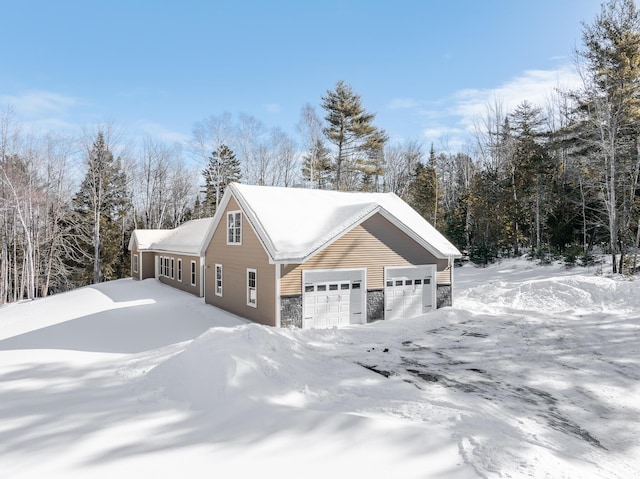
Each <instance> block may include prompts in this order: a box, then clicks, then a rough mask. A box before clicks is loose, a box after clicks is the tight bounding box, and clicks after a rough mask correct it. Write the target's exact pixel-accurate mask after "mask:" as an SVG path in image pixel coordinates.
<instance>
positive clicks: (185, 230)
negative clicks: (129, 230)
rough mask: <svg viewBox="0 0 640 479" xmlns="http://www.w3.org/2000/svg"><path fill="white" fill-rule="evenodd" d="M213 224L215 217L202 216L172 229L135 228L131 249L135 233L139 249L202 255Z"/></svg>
mask: <svg viewBox="0 0 640 479" xmlns="http://www.w3.org/2000/svg"><path fill="white" fill-rule="evenodd" d="M212 224H213V218H202V219H199V220H191V221H187V222H186V223H183V224H181V225H180V226H178V227H177V228H174V229H172V230H135V231H134V232H133V234H132V235H131V241H130V242H129V249H131V246H132V241H133V238H134V235H135V238H136V241H137V243H138V249H145V250H153V251H167V252H171V253H184V254H189V255H201V252H202V251H203V249H204V241H205V238H206V236H207V232H208V231H209V229H210V227H211V225H212Z"/></svg>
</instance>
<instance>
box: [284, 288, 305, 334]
mask: <svg viewBox="0 0 640 479" xmlns="http://www.w3.org/2000/svg"><path fill="white" fill-rule="evenodd" d="M280 326H281V327H283V328H302V295H301V294H297V295H294V296H281V297H280Z"/></svg>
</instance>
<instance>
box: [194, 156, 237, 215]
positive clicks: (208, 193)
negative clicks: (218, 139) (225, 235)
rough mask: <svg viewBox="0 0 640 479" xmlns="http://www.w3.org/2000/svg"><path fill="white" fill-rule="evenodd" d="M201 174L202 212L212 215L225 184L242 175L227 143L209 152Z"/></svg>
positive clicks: (225, 186)
mask: <svg viewBox="0 0 640 479" xmlns="http://www.w3.org/2000/svg"><path fill="white" fill-rule="evenodd" d="M202 175H203V176H204V181H205V190H204V194H205V197H204V201H203V204H202V208H203V212H204V215H205V216H213V215H214V214H215V213H216V209H217V208H218V204H220V200H221V199H222V195H224V192H225V189H226V188H227V186H228V185H229V184H230V183H233V182H238V181H240V178H241V177H242V172H241V170H240V161H239V160H238V159H237V158H236V155H235V153H234V152H233V151H232V150H231V149H230V148H229V147H228V146H227V145H224V144H221V145H220V146H219V147H218V149H217V150H215V151H214V152H212V153H211V156H210V157H209V164H208V165H207V167H206V168H205V169H204V170H203V172H202Z"/></svg>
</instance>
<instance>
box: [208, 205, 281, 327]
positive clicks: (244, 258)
mask: <svg viewBox="0 0 640 479" xmlns="http://www.w3.org/2000/svg"><path fill="white" fill-rule="evenodd" d="M239 209H240V207H239V206H238V204H237V203H236V201H235V199H234V198H231V199H230V201H229V204H228V206H227V208H226V212H228V211H237V210H239ZM205 258H206V259H205V263H206V265H207V266H206V270H205V277H206V280H205V289H206V291H205V301H206V302H207V303H209V304H212V305H214V306H217V307H219V308H221V309H224V310H226V311H229V312H231V313H233V314H237V315H238V316H242V317H243V318H247V319H250V320H251V321H255V322H256V323H261V324H266V325H269V326H275V325H276V313H275V311H276V299H275V296H276V291H275V289H276V281H275V277H276V276H275V274H276V272H275V266H274V265H273V264H269V257H268V256H267V253H266V252H265V250H264V248H263V247H262V243H260V240H259V239H258V237H257V236H256V234H255V232H254V231H253V228H252V227H251V225H250V224H249V222H248V220H247V217H246V216H245V215H244V214H243V215H242V244H241V245H227V219H226V215H225V216H224V217H223V218H222V219H221V221H220V223H219V224H218V227H217V229H216V231H215V233H214V235H213V238H212V240H211V242H210V243H209V246H208V247H207V251H206V256H205ZM216 264H221V265H222V297H220V296H217V295H216V292H215V272H216V270H215V265H216ZM247 268H251V269H255V270H256V276H257V293H258V299H257V308H254V307H253V306H248V305H247Z"/></svg>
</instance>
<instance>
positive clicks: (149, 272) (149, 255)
mask: <svg viewBox="0 0 640 479" xmlns="http://www.w3.org/2000/svg"><path fill="white" fill-rule="evenodd" d="M134 255H138V272H135V271H134V270H133V257H134ZM130 261H131V265H130V266H131V277H132V278H133V279H148V278H153V277H155V271H156V269H155V253H154V252H152V251H145V250H140V249H138V244H137V243H136V242H135V241H134V242H133V245H132V246H131V257H130Z"/></svg>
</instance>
